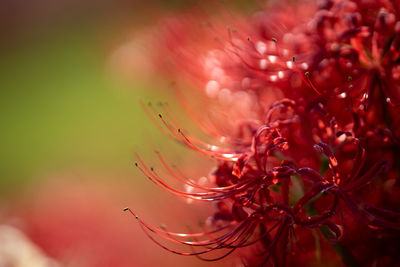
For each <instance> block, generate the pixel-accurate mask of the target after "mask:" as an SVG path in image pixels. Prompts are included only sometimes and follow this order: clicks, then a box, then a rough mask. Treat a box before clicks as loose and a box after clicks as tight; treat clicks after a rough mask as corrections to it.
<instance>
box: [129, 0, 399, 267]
mask: <svg viewBox="0 0 400 267" xmlns="http://www.w3.org/2000/svg"><path fill="white" fill-rule="evenodd" d="M319 2H320V3H319V5H316V4H313V3H310V2H309V1H304V3H299V4H293V5H295V6H291V5H287V6H284V7H283V6H278V7H276V6H275V7H271V8H270V9H266V11H262V12H259V13H258V14H257V15H255V16H254V17H253V18H252V20H250V21H246V20H244V19H243V18H239V19H238V20H237V21H236V23H234V25H235V26H234V27H232V28H230V29H229V30H228V33H227V34H226V35H222V34H221V30H220V28H218V26H219V25H220V24H221V21H218V20H216V19H210V21H211V22H209V23H210V24H208V25H209V27H210V28H211V29H212V30H211V31H210V34H211V35H212V34H217V35H218V37H219V40H218V42H217V43H218V46H217V48H216V49H211V48H208V47H210V46H211V45H210V42H209V41H205V42H204V43H200V44H197V45H194V44H193V43H191V42H190V41H188V39H184V40H174V39H173V38H172V39H168V38H167V40H168V42H167V45H168V46H169V47H170V48H172V49H171V51H170V53H171V54H172V55H177V56H178V58H177V59H176V62H177V64H176V66H175V68H174V69H173V70H174V71H175V72H177V73H179V74H181V73H183V74H189V75H187V76H186V77H192V78H195V79H196V82H194V84H195V86H200V88H202V91H203V92H204V97H205V98H206V99H207V104H205V106H204V107H203V108H202V109H201V111H200V112H193V110H192V109H190V107H187V110H191V112H190V113H191V115H192V116H193V119H194V121H196V122H198V123H199V125H200V126H201V127H202V128H203V129H204V130H206V131H207V132H208V133H209V134H210V135H212V136H214V137H215V140H216V142H219V143H220V144H219V145H217V144H213V145H212V144H208V143H205V142H202V141H200V140H198V139H196V138H195V137H193V136H192V135H189V134H188V132H187V130H185V129H182V128H181V127H178V126H177V125H179V123H178V122H177V121H176V120H175V117H174V116H172V114H170V113H169V112H168V111H167V109H166V107H165V106H160V107H159V108H160V109H158V108H155V107H154V106H152V105H149V106H147V107H146V106H145V105H143V107H144V108H145V110H146V112H147V114H148V115H149V116H150V117H151V119H152V120H153V122H155V124H156V125H157V126H158V127H159V128H160V129H161V130H162V131H163V132H164V133H165V134H166V135H168V136H170V137H172V138H173V139H175V140H177V141H178V142H180V143H182V144H184V145H185V146H187V147H189V148H191V149H194V150H195V151H198V152H200V153H201V154H203V155H205V156H207V157H210V158H212V159H214V160H215V161H216V165H217V168H216V169H215V170H214V171H213V172H212V173H211V174H210V175H209V179H208V180H207V181H208V185H205V184H204V183H200V182H199V183H197V182H195V181H194V180H193V179H190V178H188V177H186V176H185V175H184V174H183V172H181V171H180V170H179V169H178V168H176V167H171V166H170V165H168V163H167V162H166V160H165V159H164V157H162V156H161V154H159V153H158V154H157V155H158V158H159V160H160V162H161V165H162V166H163V168H164V171H165V173H167V174H168V175H169V176H170V177H169V178H165V177H162V175H161V173H160V172H158V170H155V169H154V168H150V167H148V166H147V164H146V163H145V162H144V161H143V160H142V159H141V158H140V157H139V156H137V158H138V163H136V166H137V167H138V168H139V170H140V171H141V172H142V173H143V174H144V175H145V176H146V177H147V178H148V179H149V180H150V181H151V182H153V183H154V184H156V185H157V186H160V187H161V188H163V189H165V190H166V191H169V192H170V193H173V194H175V195H178V196H180V197H183V198H187V199H191V200H200V201H209V202H214V203H216V211H215V212H214V214H213V215H211V216H210V217H209V219H207V220H206V222H207V223H206V225H205V226H204V227H203V228H204V232H200V233H187V234H183V233H173V232H170V231H168V230H166V229H161V228H157V227H153V226H151V225H149V224H147V223H146V222H145V221H143V220H142V219H141V218H140V217H138V216H136V214H135V213H134V212H132V211H131V210H130V209H127V210H129V211H130V212H131V213H132V214H133V215H134V216H135V217H136V218H137V219H138V221H139V224H140V226H141V227H142V228H143V230H144V231H145V232H146V233H147V234H148V236H149V238H151V239H152V240H153V241H154V242H155V243H156V244H158V245H159V246H161V247H162V248H164V249H166V250H168V251H171V252H173V253H176V254H179V255H195V256H197V257H199V258H201V259H203V260H206V261H215V260H219V259H222V258H224V257H226V256H228V255H230V254H231V253H233V252H234V251H235V250H237V249H239V248H240V249H241V250H242V251H245V252H246V253H242V254H241V255H242V257H243V261H244V263H245V264H250V265H260V264H261V265H265V266H267V265H272V266H286V265H295V264H296V263H303V264H311V263H312V262H314V263H317V264H321V262H318V260H320V257H321V256H320V254H321V249H322V251H323V253H324V255H331V256H330V257H331V258H328V260H329V259H330V260H332V261H335V262H336V261H338V260H339V259H341V260H342V261H343V263H344V264H347V265H354V264H365V263H366V262H367V260H366V259H368V261H369V262H373V263H374V264H377V265H380V264H393V265H394V264H399V262H400V259H399V256H398V255H397V254H396V252H395V251H396V249H398V245H397V244H396V242H395V241H396V240H398V238H399V236H400V213H399V209H398V207H395V206H396V205H394V204H393V203H398V202H395V200H394V199H395V196H398V192H399V189H398V188H399V184H400V179H399V173H400V171H399V166H400V165H399V160H398V158H399V151H400V150H399V126H398V123H397V122H399V120H400V116H399V115H398V112H399V109H398V108H399V106H398V105H399V104H400V97H399V96H400V93H399V92H400V78H399V77H400V54H399V52H398V51H399V49H400V18H399V17H400V12H399V8H398V7H399V3H398V1H384V0H382V1H372V2H371V1H361V0H359V1H358V0H357V1H356V0H353V1H351V0H326V1H319ZM295 8H300V9H302V10H301V11H299V12H297V13H293V10H294V9H295ZM303 9H304V10H303ZM313 10H314V11H315V14H313V12H311V11H313ZM194 18H196V20H195V21H197V19H198V18H197V17H194ZM186 19H187V18H185V19H184V21H186V22H187V20H186ZM192 19H193V17H192ZM212 22H214V24H212ZM174 25H180V24H179V23H178V24H174ZM190 25H193V24H182V25H181V26H182V27H183V28H184V29H185V30H184V31H186V30H188V29H187V28H189V31H190V30H191V29H190ZM177 29H178V30H179V29H182V28H179V27H178V28H177V27H175V28H174V29H173V31H172V32H174V33H176V30H177ZM167 32H169V31H167ZM166 36H169V35H168V34H167V35H166ZM173 36H175V35H173ZM223 36H226V38H223ZM196 47H197V48H199V47H201V49H197V50H196ZM205 47H207V49H209V50H207V49H205ZM189 51H190V53H189ZM196 51H201V53H200V52H199V53H198V54H196ZM204 51H206V52H204ZM164 52H165V51H164ZM188 66H190V68H188ZM169 75H172V76H174V74H172V73H171V72H170V71H169ZM398 76H399V77H398ZM177 93H178V94H177V95H178V97H179V98H180V99H183V98H182V94H181V93H180V92H179V91H177ZM183 103H184V104H185V105H187V104H188V102H186V100H184V101H183ZM159 110H160V111H159ZM159 112H161V113H159ZM207 113H212V114H214V115H215V114H218V115H215V116H211V118H212V119H210V120H205V119H202V115H205V114H207ZM225 116H226V117H225ZM157 117H158V118H157ZM203 117H205V116H203ZM226 118H229V119H226ZM396 123H397V124H396ZM170 178H173V179H177V180H179V181H180V182H181V183H183V184H184V185H185V186H186V187H187V188H189V189H190V190H186V191H184V190H182V189H179V188H176V187H173V186H171V185H170V183H169V182H168V181H169V179H170ZM210 181H211V182H210ZM385 186H386V187H385ZM382 188H386V189H385V190H386V191H385V193H381V192H382V190H383V189H382ZM388 188H390V192H389V189H388ZM387 206H388V207H391V208H393V207H394V210H391V209H389V208H386V207H387ZM355 225H356V226H357V227H358V228H357V227H354V226H355ZM209 228H210V229H209ZM318 233H319V234H318ZM363 233H365V235H364V236H363V237H360V236H361V235H363ZM374 235H379V238H378V239H379V241H377V238H376V237H375V236H374ZM159 238H161V240H160V239H159ZM324 240H326V241H324ZM163 241H170V242H172V243H176V244H179V245H182V246H183V247H186V248H187V249H189V250H186V251H179V250H175V249H172V248H170V247H169V246H168V245H165V244H164V243H163ZM312 241H313V242H312ZM362 243H367V244H369V249H368V248H364V247H363V246H362ZM328 244H332V247H331V248H329V245H328ZM377 244H379V246H384V247H385V248H386V249H385V250H382V249H378V248H377ZM300 245H302V247H301V248H300ZM330 249H331V250H330ZM334 250H336V252H337V254H338V255H339V256H340V257H337V258H335V257H334V256H332V255H335V254H334V253H331V252H332V251H334ZM365 250H367V252H368V253H367V254H368V256H364V258H363V254H365V253H361V251H365ZM207 254H208V255H210V256H209V257H207V256H206V255H207ZM310 255H311V256H310Z"/></svg>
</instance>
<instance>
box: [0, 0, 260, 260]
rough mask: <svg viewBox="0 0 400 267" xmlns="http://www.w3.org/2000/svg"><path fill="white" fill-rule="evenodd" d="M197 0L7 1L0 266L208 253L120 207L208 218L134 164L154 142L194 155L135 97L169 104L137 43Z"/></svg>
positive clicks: (170, 219)
mask: <svg viewBox="0 0 400 267" xmlns="http://www.w3.org/2000/svg"><path fill="white" fill-rule="evenodd" d="M198 4H199V1H197V2H196V1H184V0H174V1H167V0H150V1H134V0H84V1H82V0H57V1H53V0H52V1H50V0H34V1H28V0H3V1H1V4H0V35H1V38H0V40H1V41H0V59H1V60H0V125H1V131H0V148H1V153H0V266H204V265H205V263H203V262H201V261H199V260H197V259H195V258H191V257H190V258H188V257H179V256H176V255H173V254H170V253H168V252H165V251H163V250H162V249H161V248H159V247H157V246H156V245H155V244H153V243H152V242H151V241H150V240H149V239H148V238H147V237H146V236H145V234H144V233H143V232H142V231H141V230H140V227H139V226H138V225H137V222H136V221H135V220H134V218H132V217H131V216H129V215H128V214H125V213H123V212H122V209H123V208H124V207H125V206H129V207H131V208H134V209H135V211H137V212H138V213H139V214H140V215H141V216H143V217H144V218H145V219H146V220H148V221H149V222H150V223H153V224H155V225H157V224H160V223H166V225H168V226H170V225H171V228H172V230H175V231H178V230H182V228H181V227H180V226H184V225H185V224H186V223H187V222H193V221H195V220H198V219H199V218H203V219H204V216H202V213H201V210H202V209H203V210H204V209H206V207H201V206H200V205H199V206H197V204H191V205H192V206H188V205H187V203H185V202H184V201H182V200H179V199H178V200H177V199H176V198H174V197H170V196H169V195H168V193H166V192H163V191H162V190H160V189H159V188H156V187H155V186H154V185H152V184H151V183H150V182H149V181H147V180H146V179H145V178H144V177H143V176H142V175H141V174H140V173H139V172H138V171H137V169H136V168H135V167H134V165H133V163H134V160H135V157H134V154H133V151H138V152H140V153H141V154H142V155H144V156H145V157H147V158H148V159H152V157H154V155H153V153H152V151H153V150H154V149H160V150H163V151H166V152H167V153H166V154H167V155H168V156H169V157H170V159H171V160H172V161H174V162H175V163H177V164H182V165H185V164H186V165H187V164H190V163H191V162H190V161H191V160H192V156H188V155H189V154H187V153H188V152H186V150H183V149H181V148H180V147H178V146H177V145H176V144H173V143H172V142H169V141H168V140H165V137H163V136H162V134H161V133H159V131H158V130H157V129H156V128H155V127H154V126H153V125H152V123H151V122H150V120H149V119H148V118H147V117H146V115H145V113H144V112H143V110H142V108H141V107H140V105H139V100H143V101H148V100H151V101H158V100H162V101H166V100H168V101H170V103H172V105H174V99H173V96H171V95H170V94H169V92H168V90H167V89H168V87H167V86H166V85H165V84H166V81H165V80H159V79H158V78H157V76H155V75H153V73H152V71H151V70H150V67H149V64H148V62H146V57H145V53H143V51H142V50H141V49H142V48H143V46H146V40H148V39H146V35H149V34H150V35H151V33H152V31H151V30H150V31H149V29H151V28H153V27H156V25H157V23H158V22H159V20H160V19H161V18H163V17H165V16H174V14H178V13H179V12H182V11H184V10H187V9H189V8H196V5H198ZM230 4H232V5H233V8H236V9H238V10H242V11H243V10H244V11H245V12H247V11H249V10H251V9H252V6H253V4H252V3H251V1H250V2H249V1H232V3H230ZM206 6H207V5H206V4H204V1H203V2H202V7H203V8H204V7H206ZM214 6H215V5H214ZM150 39H151V38H150ZM136 40H140V41H138V42H136ZM170 105H171V104H170ZM191 164H192V165H191V166H193V163H191ZM210 166H212V164H211V165H210ZM192 171H193V173H195V171H196V167H194V168H193V170H192ZM191 211H193V212H191ZM196 216H199V217H196ZM183 230H184V229H183ZM222 264H223V265H227V266H233V265H234V263H232V262H230V261H225V262H223V263H222ZM212 266H217V264H214V265H212Z"/></svg>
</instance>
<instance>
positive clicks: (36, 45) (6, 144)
mask: <svg viewBox="0 0 400 267" xmlns="http://www.w3.org/2000/svg"><path fill="white" fill-rule="evenodd" d="M42 36H43V38H44V39H41V38H39V39H37V40H31V43H29V45H28V44H24V45H21V46H19V47H14V48H12V49H9V50H8V53H7V54H6V55H3V57H2V60H1V62H0V77H1V79H0V88H1V89H0V123H1V125H2V131H0V147H1V148H2V153H1V154H0V155H1V156H0V157H1V158H0V174H1V179H0V188H1V189H0V190H1V192H2V193H4V192H5V191H6V190H7V191H9V190H10V189H12V188H14V187H15V186H16V185H18V184H19V183H26V182H29V181H28V179H30V178H34V177H35V176H36V175H38V174H41V173H46V172H51V171H55V170H63V169H67V168H73V169H77V168H78V169H79V168H80V167H85V168H89V169H90V168H95V169H96V170H101V169H103V168H106V169H113V168H124V169H127V168H128V166H129V167H130V162H129V161H130V160H132V146H133V145H134V143H135V142H136V143H137V140H138V139H141V138H142V137H141V136H140V134H141V131H140V127H141V125H143V124H146V123H148V122H147V119H146V118H145V117H144V116H143V112H141V110H140V106H139V105H138V97H139V96H140V95H144V93H143V92H144V91H145V90H146V89H148V88H146V87H145V86H144V85H141V84H135V85H134V87H135V88H117V86H116V85H115V84H111V83H109V82H107V81H106V79H105V73H104V61H105V58H104V56H103V55H102V52H103V51H102V48H101V46H100V45H99V44H98V43H97V40H96V34H95V32H94V31H93V28H91V27H86V28H85V27H83V28H81V29H79V31H77V30H75V31H73V32H68V29H64V30H58V31H56V32H52V34H51V35H47V34H46V35H42ZM120 87H121V86H120Z"/></svg>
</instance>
